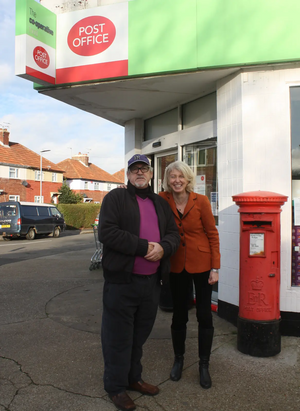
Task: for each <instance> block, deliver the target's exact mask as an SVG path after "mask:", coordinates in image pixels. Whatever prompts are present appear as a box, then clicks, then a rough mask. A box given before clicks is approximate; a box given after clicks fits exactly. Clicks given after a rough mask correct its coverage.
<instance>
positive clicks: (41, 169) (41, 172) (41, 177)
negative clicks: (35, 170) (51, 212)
mask: <svg viewBox="0 0 300 411" xmlns="http://www.w3.org/2000/svg"><path fill="white" fill-rule="evenodd" d="M47 151H51V150H40V158H41V165H40V203H42V181H43V157H42V153H46V152H47Z"/></svg>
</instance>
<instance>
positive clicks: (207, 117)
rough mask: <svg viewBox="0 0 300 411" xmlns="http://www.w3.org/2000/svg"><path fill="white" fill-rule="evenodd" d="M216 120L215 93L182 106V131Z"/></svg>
mask: <svg viewBox="0 0 300 411" xmlns="http://www.w3.org/2000/svg"><path fill="white" fill-rule="evenodd" d="M216 119H217V97H216V93H211V94H208V95H207V96H204V97H201V98H198V99H197V100H193V101H191V102H189V103H187V104H184V105H183V106H182V127H183V129H186V128H190V127H194V126H198V125H199V124H204V123H207V122H208V121H213V120H216Z"/></svg>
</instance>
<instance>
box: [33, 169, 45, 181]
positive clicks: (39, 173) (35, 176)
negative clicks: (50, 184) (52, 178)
mask: <svg viewBox="0 0 300 411" xmlns="http://www.w3.org/2000/svg"><path fill="white" fill-rule="evenodd" d="M34 178H35V180H36V181H41V171H40V170H35V172H34ZM42 181H44V173H42Z"/></svg>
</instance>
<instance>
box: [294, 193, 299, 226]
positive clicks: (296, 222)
mask: <svg viewBox="0 0 300 411" xmlns="http://www.w3.org/2000/svg"><path fill="white" fill-rule="evenodd" d="M295 225H300V198H294V226H295Z"/></svg>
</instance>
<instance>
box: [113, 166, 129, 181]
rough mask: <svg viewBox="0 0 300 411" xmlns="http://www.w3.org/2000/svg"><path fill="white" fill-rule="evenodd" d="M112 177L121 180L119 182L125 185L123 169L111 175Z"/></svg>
mask: <svg viewBox="0 0 300 411" xmlns="http://www.w3.org/2000/svg"><path fill="white" fill-rule="evenodd" d="M113 177H116V178H117V179H118V180H121V181H123V183H125V182H126V180H125V168H122V169H121V170H119V171H116V172H115V173H114V174H113Z"/></svg>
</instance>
